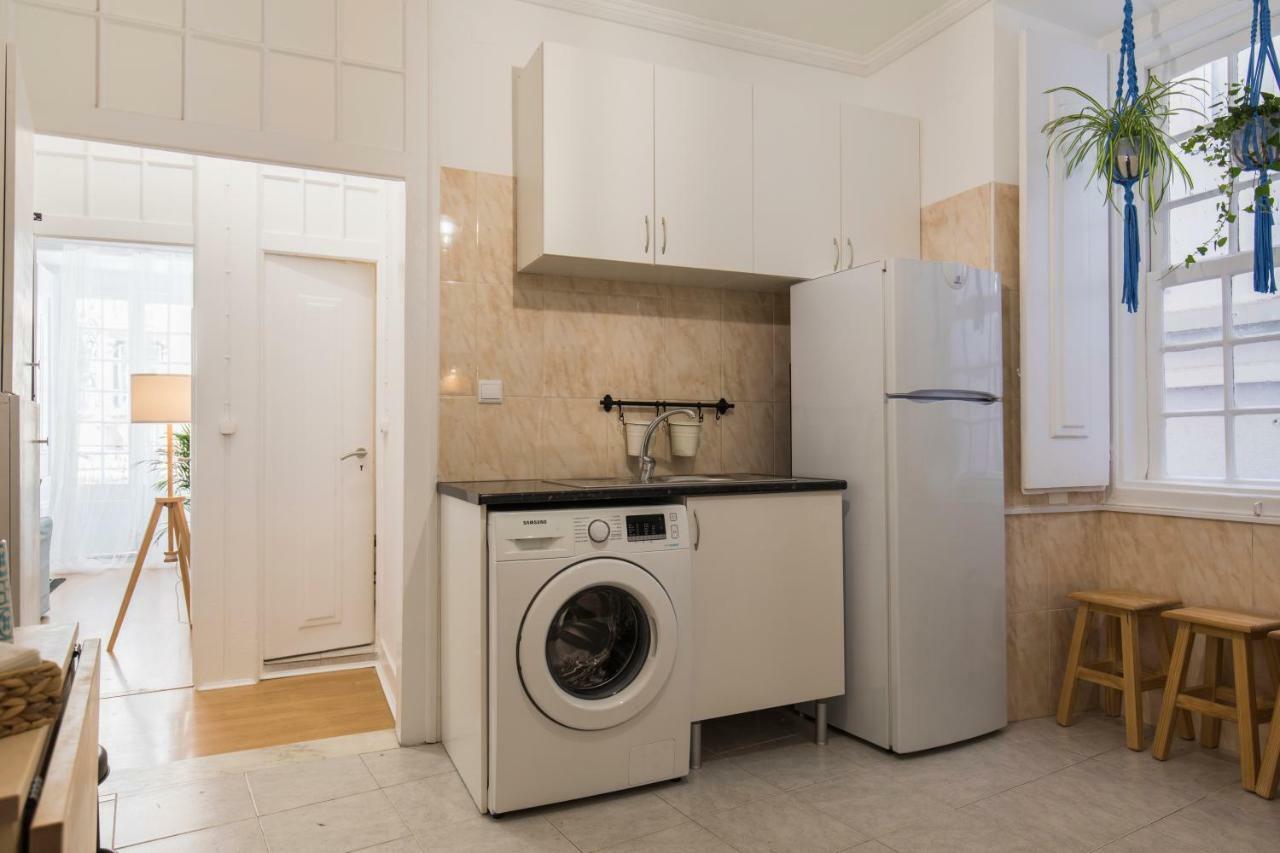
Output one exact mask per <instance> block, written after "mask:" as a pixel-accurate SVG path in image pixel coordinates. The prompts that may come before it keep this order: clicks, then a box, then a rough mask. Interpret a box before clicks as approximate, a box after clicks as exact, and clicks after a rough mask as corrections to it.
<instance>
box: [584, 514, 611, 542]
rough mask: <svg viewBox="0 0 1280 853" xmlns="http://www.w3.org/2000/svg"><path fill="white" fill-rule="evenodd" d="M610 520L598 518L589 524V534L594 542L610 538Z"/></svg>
mask: <svg viewBox="0 0 1280 853" xmlns="http://www.w3.org/2000/svg"><path fill="white" fill-rule="evenodd" d="M611 532H612V531H611V530H610V529H609V522H607V521H605V520H604V519H603V518H597V519H596V520H595V521H593V522H591V523H590V524H588V525H587V536H589V537H591V541H592V542H605V541H608V539H609V534H610V533H611Z"/></svg>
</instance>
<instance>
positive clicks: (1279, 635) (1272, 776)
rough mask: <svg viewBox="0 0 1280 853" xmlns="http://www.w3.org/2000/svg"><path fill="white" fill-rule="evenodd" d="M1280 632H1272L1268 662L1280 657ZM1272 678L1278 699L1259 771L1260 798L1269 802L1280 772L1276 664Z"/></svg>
mask: <svg viewBox="0 0 1280 853" xmlns="http://www.w3.org/2000/svg"><path fill="white" fill-rule="evenodd" d="M1278 644H1280V631H1272V632H1271V642H1269V643H1268V644H1267V660H1269V661H1274V660H1275V658H1276V657H1277V656H1280V645H1278ZM1271 666H1272V669H1271V678H1272V680H1274V681H1275V688H1276V698H1275V701H1274V702H1272V704H1271V709H1272V710H1271V734H1269V735H1268V736H1267V748H1266V749H1265V750H1264V751H1263V753H1262V769H1261V770H1259V771H1258V796H1260V797H1266V798H1267V799H1268V800H1269V799H1271V798H1272V797H1274V796H1275V795H1276V774H1277V771H1278V770H1280V768H1278V765H1280V711H1277V710H1276V709H1277V708H1280V678H1276V671H1275V670H1276V666H1277V665H1276V664H1275V663H1272V664H1271Z"/></svg>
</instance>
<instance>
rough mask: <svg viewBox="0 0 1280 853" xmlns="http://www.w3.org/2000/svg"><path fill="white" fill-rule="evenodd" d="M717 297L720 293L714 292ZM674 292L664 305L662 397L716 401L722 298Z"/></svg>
mask: <svg viewBox="0 0 1280 853" xmlns="http://www.w3.org/2000/svg"><path fill="white" fill-rule="evenodd" d="M713 292H714V293H716V294H717V295H718V294H719V293H720V291H713ZM684 296H685V294H683V293H681V292H675V293H673V294H672V298H671V299H670V300H669V301H667V302H666V303H665V304H664V306H663V316H662V325H661V340H662V347H661V362H660V364H661V367H660V370H661V378H660V387H661V392H660V393H661V394H662V396H663V397H664V398H667V399H672V400H718V399H719V398H720V396H721V395H722V394H723V393H724V391H723V390H722V385H721V378H720V363H721V356H720V347H721V341H720V335H721V322H720V319H721V310H722V302H723V300H722V299H719V298H717V299H715V300H709V299H687V298H684Z"/></svg>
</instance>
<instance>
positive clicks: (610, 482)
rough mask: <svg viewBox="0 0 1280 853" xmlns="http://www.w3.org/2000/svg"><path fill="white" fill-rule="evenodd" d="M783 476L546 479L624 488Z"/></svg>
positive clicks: (556, 482)
mask: <svg viewBox="0 0 1280 853" xmlns="http://www.w3.org/2000/svg"><path fill="white" fill-rule="evenodd" d="M784 479H786V478H785V477H774V476H770V475H767V474H665V475H663V476H660V477H654V478H653V479H651V480H650V481H649V482H647V483H642V482H640V481H639V480H636V479H631V478H628V477H589V478H583V479H577V480H547V481H546V482H548V483H551V484H553V485H556V486H568V487H570V488H573V489H624V488H646V487H657V486H671V485H678V484H682V483H685V484H691V485H696V484H698V483H742V482H752V481H757V480H784Z"/></svg>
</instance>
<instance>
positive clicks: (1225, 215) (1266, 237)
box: [1182, 0, 1280, 293]
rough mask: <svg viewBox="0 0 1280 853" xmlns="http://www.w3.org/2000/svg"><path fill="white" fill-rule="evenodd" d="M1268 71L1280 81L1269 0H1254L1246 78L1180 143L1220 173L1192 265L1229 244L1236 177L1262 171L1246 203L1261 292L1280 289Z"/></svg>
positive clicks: (1276, 144)
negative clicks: (1208, 225) (1208, 228)
mask: <svg viewBox="0 0 1280 853" xmlns="http://www.w3.org/2000/svg"><path fill="white" fill-rule="evenodd" d="M1268 71H1270V72H1271V77H1272V79H1273V80H1276V81H1277V83H1280V64H1278V63H1277V58H1276V49H1275V44H1274V43H1273V42H1272V40H1271V9H1270V3H1269V0H1254V3H1253V29H1252V31H1251V33H1250V36H1249V71H1248V78H1247V80H1246V82H1244V83H1232V84H1231V85H1230V86H1228V87H1227V95H1226V102H1225V110H1221V111H1220V114H1219V115H1218V117H1217V118H1215V119H1213V120H1212V121H1210V122H1208V123H1206V124H1202V125H1200V126H1199V127H1197V128H1196V129H1195V130H1194V131H1192V133H1191V136H1189V137H1188V138H1187V139H1186V141H1185V142H1183V144H1182V148H1183V150H1184V151H1185V152H1186V153H1188V154H1194V155H1198V156H1200V157H1202V158H1203V159H1204V160H1206V161H1207V162H1208V163H1209V165H1211V166H1214V167H1216V168H1217V169H1218V171H1219V174H1220V176H1221V177H1220V178H1219V183H1218V192H1219V193H1220V197H1219V199H1218V202H1217V219H1216V221H1215V223H1214V229H1213V232H1212V233H1211V234H1210V235H1209V239H1207V240H1205V241H1204V242H1203V243H1201V244H1200V245H1199V246H1196V247H1195V248H1194V249H1193V250H1192V251H1191V252H1190V253H1189V254H1188V255H1187V257H1186V258H1185V259H1184V260H1183V265H1184V266H1187V267H1190V266H1192V265H1193V264H1195V263H1196V262H1197V261H1198V260H1200V259H1201V258H1203V257H1205V256H1207V255H1208V254H1209V253H1210V252H1211V251H1213V250H1214V249H1220V248H1222V247H1224V246H1226V245H1227V240H1228V237H1229V235H1228V230H1229V228H1230V226H1231V224H1232V223H1233V222H1235V221H1236V220H1237V219H1238V218H1239V215H1238V214H1237V213H1235V211H1233V210H1232V208H1233V207H1234V200H1235V193H1236V181H1237V180H1238V179H1239V178H1240V176H1241V175H1243V174H1244V173H1245V172H1257V173H1258V182H1257V185H1256V186H1255V187H1254V191H1253V204H1250V205H1247V206H1246V207H1245V208H1244V211H1245V212H1246V213H1251V214H1253V253H1254V257H1253V289H1254V291H1256V292H1258V293H1275V292H1276V271H1275V263H1274V258H1273V248H1272V238H1271V231H1272V223H1273V214H1272V208H1273V196H1272V191H1271V175H1270V173H1271V172H1272V171H1274V170H1275V169H1277V168H1280V97H1277V96H1276V95H1273V94H1271V93H1270V92H1265V91H1263V86H1264V80H1265V77H1266V74H1267V72H1268Z"/></svg>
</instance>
